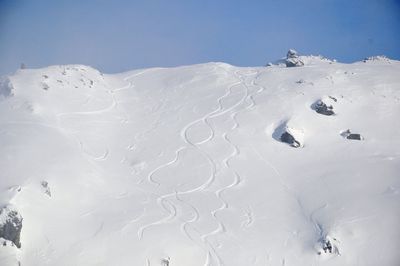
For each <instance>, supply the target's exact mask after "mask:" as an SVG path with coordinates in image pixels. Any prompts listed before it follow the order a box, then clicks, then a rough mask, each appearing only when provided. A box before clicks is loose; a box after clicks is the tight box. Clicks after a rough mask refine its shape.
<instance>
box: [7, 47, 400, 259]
mask: <svg viewBox="0 0 400 266" xmlns="http://www.w3.org/2000/svg"><path fill="white" fill-rule="evenodd" d="M287 60H289V61H290V62H291V63H287V62H286V64H283V65H271V66H268V67H246V68H244V67H235V66H231V65H228V64H224V63H207V64H201V65H193V66H183V67H177V68H152V69H145V70H137V71H131V72H127V73H121V74H116V75H106V74H102V73H100V72H99V71H97V70H95V69H93V68H90V67H87V66H80V65H67V66H51V67H47V68H43V69H24V70H19V71H17V73H16V74H15V75H13V76H10V77H7V78H4V79H3V80H2V81H1V82H0V84H1V85H0V125H1V127H0V151H1V152H0V169H1V171H0V210H1V211H0V236H1V237H2V238H1V241H0V243H1V246H0V265H4V266H8V265H22V266H30V265H52V266H54V265H57V266H61V265H66V266H67V265H68V266H71V265H85V266H88V265H104V266H106V265H107V266H108V265H117V266H124V265H130V266H132V265H145V266H160V265H164V266H200V265H204V266H219V265H225V266H247V265H257V266H258V265H260V266H261V265H263V266H264V265H277V266H278V265H279V266H290V265H294V266H302V265H304V266H306V265H307V266H309V265H341V266H345V265H349V266H350V265H351V266H354V265H363V266H367V265H370V266H376V265H380V266H396V265H400V252H399V250H398V247H399V246H400V229H399V225H400V197H399V196H400V195H399V190H400V149H399V147H400V123H399V117H400V75H399V73H400V62H399V61H394V60H389V59H387V58H384V57H375V58H370V59H368V60H365V61H363V62H356V63H353V64H341V63H337V62H334V61H331V60H327V59H323V58H321V57H298V56H297V55H295V54H294V55H293V54H288V58H287ZM299 61H301V63H298V62H299ZM293 62H294V63H293ZM286 66H288V67H286ZM289 66H298V67H289ZM396 121H397V122H396ZM21 228H22V229H21Z"/></svg>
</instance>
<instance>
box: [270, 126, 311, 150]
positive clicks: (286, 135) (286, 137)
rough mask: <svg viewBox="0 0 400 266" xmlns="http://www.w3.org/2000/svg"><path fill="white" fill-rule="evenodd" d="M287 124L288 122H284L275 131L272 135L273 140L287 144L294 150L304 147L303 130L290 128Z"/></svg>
mask: <svg viewBox="0 0 400 266" xmlns="http://www.w3.org/2000/svg"><path fill="white" fill-rule="evenodd" d="M287 123H288V122H284V123H282V124H281V125H280V126H278V127H277V128H276V129H275V131H274V133H273V135H272V136H273V138H274V139H276V140H279V141H280V142H283V143H286V144H288V145H289V146H291V147H293V148H301V147H303V141H304V131H303V130H302V129H297V128H294V127H291V126H288V124H287Z"/></svg>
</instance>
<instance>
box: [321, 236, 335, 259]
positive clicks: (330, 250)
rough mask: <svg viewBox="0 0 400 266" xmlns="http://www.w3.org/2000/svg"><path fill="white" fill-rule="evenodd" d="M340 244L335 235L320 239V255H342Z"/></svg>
mask: <svg viewBox="0 0 400 266" xmlns="http://www.w3.org/2000/svg"><path fill="white" fill-rule="evenodd" d="M338 246H339V241H338V240H337V239H336V238H335V237H331V236H329V235H327V236H325V237H323V238H321V240H320V250H319V251H318V255H323V254H324V255H325V254H326V255H328V254H336V255H340V252H339V247H338Z"/></svg>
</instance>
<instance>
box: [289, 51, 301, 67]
mask: <svg viewBox="0 0 400 266" xmlns="http://www.w3.org/2000/svg"><path fill="white" fill-rule="evenodd" d="M285 64H286V67H298V66H304V62H303V61H302V60H301V59H300V58H299V56H298V54H297V52H296V51H295V50H293V49H290V50H289V51H288V52H287V54H286V60H285Z"/></svg>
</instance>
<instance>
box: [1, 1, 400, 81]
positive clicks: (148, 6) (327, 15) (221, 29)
mask: <svg viewBox="0 0 400 266" xmlns="http://www.w3.org/2000/svg"><path fill="white" fill-rule="evenodd" d="M289 48H295V49H297V50H298V51H299V52H300V53H302V54H321V55H324V56H326V57H328V58H335V59H337V60H339V61H342V62H352V61H356V60H361V59H363V58H364V57H367V56H371V55H381V54H385V55H387V56H388V57H391V58H394V59H400V0H354V1H353V0H292V1H286V0H259V1H256V0H254V1H251V0H247V1H246V0H243V1H239V0H197V1H194V0H179V1H178V0H142V1H128V0H126V1H124V0H108V1H106V0H98V1H94V0H92V1H91V0H86V1H85V0H0V74H5V73H10V72H13V71H14V70H15V69H16V68H18V67H19V65H20V63H22V62H23V63H25V64H26V65H27V66H28V67H42V66H47V65H53V64H69V63H79V64H87V65H91V66H93V67H96V68H98V69H99V70H101V71H103V72H107V73H112V72H121V71H124V70H129V69H135V68H143V67H151V66H176V65H183V64H194V63H203V62H209V61H223V62H227V63H230V64H234V65H240V66H257V65H258V66H259V65H265V63H267V62H268V61H273V60H275V59H278V58H280V57H282V56H284V55H285V54H286V51H287V50H288V49H289Z"/></svg>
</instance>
